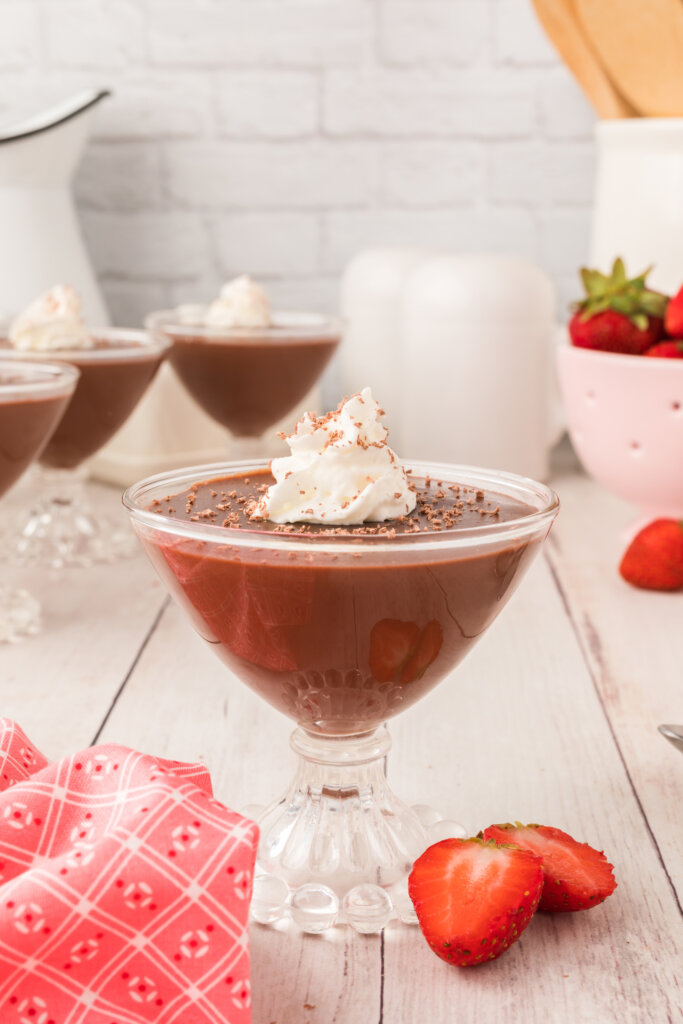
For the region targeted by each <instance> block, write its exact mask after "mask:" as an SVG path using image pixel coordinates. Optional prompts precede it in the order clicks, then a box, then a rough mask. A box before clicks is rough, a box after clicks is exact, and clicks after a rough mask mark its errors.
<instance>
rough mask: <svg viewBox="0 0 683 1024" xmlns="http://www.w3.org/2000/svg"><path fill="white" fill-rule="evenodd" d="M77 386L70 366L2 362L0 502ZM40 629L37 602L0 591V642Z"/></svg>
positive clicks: (21, 594)
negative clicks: (0, 497) (0, 498)
mask: <svg viewBox="0 0 683 1024" xmlns="http://www.w3.org/2000/svg"><path fill="white" fill-rule="evenodd" d="M77 380H78V370H76V369H75V368H74V367H71V366H64V365H62V366H60V365H59V364H53V363H48V362H45V361H43V362H19V361H17V360H15V359H2V358H0V496H2V495H3V494H4V493H5V492H6V491H7V490H9V488H10V487H11V486H12V484H13V483H14V482H15V481H16V480H18V478H19V477H20V476H21V474H22V473H23V472H24V471H25V470H26V469H27V468H28V466H29V465H30V463H31V462H32V461H33V459H34V458H35V457H36V455H38V454H39V452H40V451H41V449H43V448H44V446H45V444H46V443H47V442H48V439H49V437H50V435H51V434H52V432H53V431H54V429H55V427H56V426H57V424H58V423H59V420H60V417H61V416H62V415H63V413H64V410H65V409H66V408H67V405H68V403H69V400H70V398H71V396H72V395H73V392H74V389H75V387H76V382H77ZM39 626H40V606H39V605H38V602H37V601H36V600H35V598H33V597H31V595H30V594H28V593H26V591H24V590H18V591H17V590H10V589H9V588H7V587H5V586H2V585H0V642H7V641H13V640H18V639H20V637H22V636H26V635H28V634H31V633H36V632H37V631H38V629H39Z"/></svg>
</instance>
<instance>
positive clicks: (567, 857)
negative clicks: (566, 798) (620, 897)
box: [483, 823, 617, 912]
mask: <svg viewBox="0 0 683 1024" xmlns="http://www.w3.org/2000/svg"><path fill="white" fill-rule="evenodd" d="M483 837H484V839H493V840H494V841H495V842H497V843H514V844H515V846H519V847H521V848H522V849H523V850H528V851H530V852H532V853H535V854H536V855H537V856H538V857H540V858H541V861H542V864H543V894H542V896H541V902H540V903H539V910H551V911H555V912H558V911H559V912H562V911H572V910H589V909H590V908H591V907H595V906H597V905H598V904H599V903H602V902H603V900H605V899H606V898H607V897H608V896H609V895H610V893H612V892H614V890H615V889H616V887H617V883H616V881H615V878H614V873H613V869H612V865H611V864H610V863H609V861H608V860H607V858H606V857H605V855H604V853H601V852H600V851H599V850H595V849H593V847H592V846H589V845H588V843H579V842H577V841H576V839H573V838H572V837H571V836H570V835H568V834H567V833H566V832H563V831H562V830H561V829H559V828H552V827H550V826H548V825H520V824H519V823H517V824H515V825H511V824H505V825H491V826H489V828H487V829H486V830H485V832H484V833H483Z"/></svg>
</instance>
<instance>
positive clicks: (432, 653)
mask: <svg viewBox="0 0 683 1024" xmlns="http://www.w3.org/2000/svg"><path fill="white" fill-rule="evenodd" d="M442 643H443V630H442V628H441V626H440V624H439V623H438V622H437V620H436V619H430V620H429V622H428V623H427V625H426V626H425V627H424V628H423V629H422V631H421V633H420V638H419V640H418V641H417V646H416V648H415V650H414V651H413V653H412V654H411V655H410V657H409V658H408V660H407V662H406V663H405V665H404V666H403V671H402V672H401V682H402V683H414V682H415V680H416V679H422V676H423V675H424V674H425V672H426V671H427V669H428V668H429V666H430V665H431V664H432V662H433V661H436V658H437V655H438V653H439V651H440V650H441V644H442Z"/></svg>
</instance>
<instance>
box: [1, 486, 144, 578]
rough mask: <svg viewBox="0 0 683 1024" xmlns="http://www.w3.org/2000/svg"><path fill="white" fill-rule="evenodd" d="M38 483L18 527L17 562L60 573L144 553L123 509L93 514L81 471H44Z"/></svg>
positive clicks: (14, 553) (15, 559)
mask: <svg viewBox="0 0 683 1024" xmlns="http://www.w3.org/2000/svg"><path fill="white" fill-rule="evenodd" d="M37 479H38V484H39V493H38V496H37V498H36V499H35V500H34V501H33V502H32V507H31V508H30V510H29V512H28V516H26V515H25V516H24V518H23V519H22V520H21V521H20V523H19V524H18V527H19V528H18V537H17V538H16V539H15V541H14V545H13V549H14V550H13V561H14V562H16V563H18V564H20V565H41V566H49V567H51V568H53V569H61V568H62V567H64V566H89V565H95V564H97V563H100V562H116V561H118V560H119V559H121V558H128V557H130V556H131V555H133V554H135V553H136V552H137V551H138V550H139V546H138V543H137V541H136V538H135V534H134V533H133V531H132V530H131V529H130V527H129V525H128V523H127V522H126V519H125V517H124V514H123V511H121V513H120V515H119V516H117V515H116V512H115V511H114V512H113V514H111V515H108V514H106V513H105V514H102V513H100V512H95V511H94V510H93V508H92V507H91V504H90V500H89V498H88V489H87V487H86V486H84V483H83V475H82V474H80V473H79V472H78V471H76V472H66V471H63V470H62V471H54V470H53V471H46V470H41V471H40V475H39V476H38V478H37ZM114 500H115V499H114Z"/></svg>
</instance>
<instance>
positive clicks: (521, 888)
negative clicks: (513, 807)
mask: <svg viewBox="0 0 683 1024" xmlns="http://www.w3.org/2000/svg"><path fill="white" fill-rule="evenodd" d="M542 888H543V870H542V867H541V859H540V857H537V856H536V854H534V853H529V852H528V851H526V850H520V849H517V848H516V847H511V846H497V845H496V844H495V843H490V842H484V841H483V840H481V839H445V840H443V842H441V843H435V844H434V845H433V846H430V847H429V849H428V850H425V852H424V853H423V854H422V856H421V857H419V858H418V859H417V860H416V861H415V865H414V867H413V870H412V872H411V874H410V878H409V880H408V891H409V893H410V898H411V899H412V901H413V905H414V907H415V912H416V914H417V916H418V920H419V922H420V928H421V929H422V933H423V935H424V937H425V938H426V940H427V942H428V943H429V945H430V946H431V948H432V949H433V950H434V952H435V953H436V955H437V956H439V957H441V959H442V960H445V961H446V963H449V964H455V965H456V966H457V967H469V966H472V965H474V964H480V963H484V962H485V961H487V960H495V959H496V958H497V957H499V956H500V955H501V953H504V952H505V950H506V949H508V948H509V947H510V946H511V945H512V943H513V942H516V941H517V939H518V938H519V937H520V935H521V934H522V932H523V931H524V929H525V928H526V926H527V925H528V924H529V921H530V920H531V917H532V915H533V913H534V911H535V910H536V907H537V905H538V901H539V899H540V896H541V890H542Z"/></svg>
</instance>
